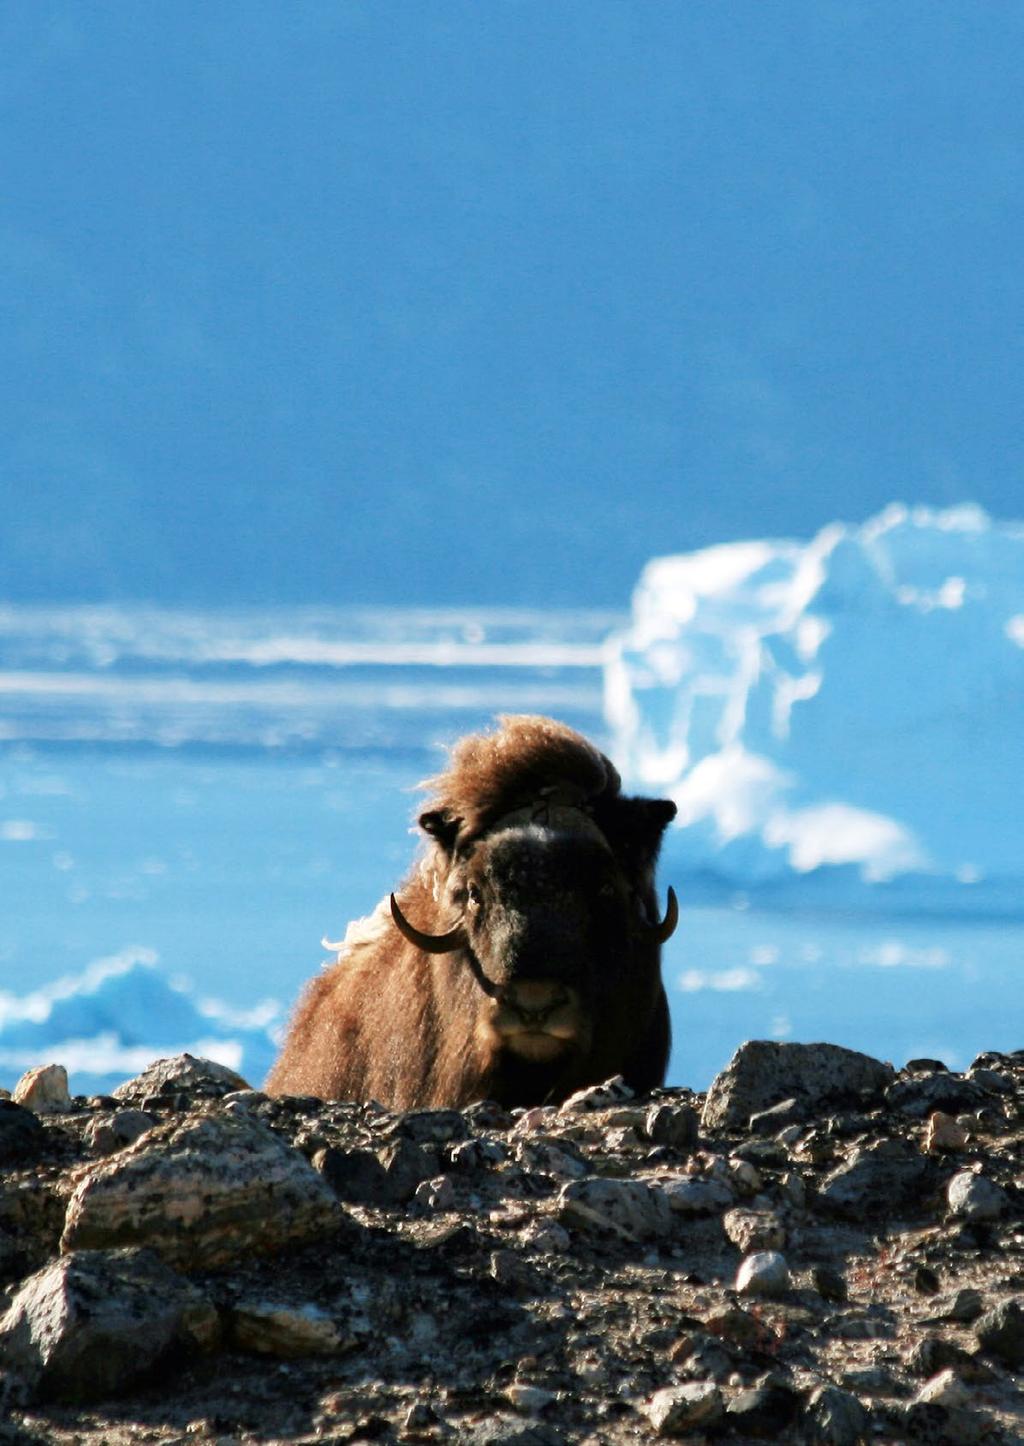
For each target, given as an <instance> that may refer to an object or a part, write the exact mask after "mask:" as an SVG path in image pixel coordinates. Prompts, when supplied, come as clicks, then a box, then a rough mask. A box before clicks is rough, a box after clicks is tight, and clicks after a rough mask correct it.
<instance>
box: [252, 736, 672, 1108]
mask: <svg viewBox="0 0 1024 1446" xmlns="http://www.w3.org/2000/svg"><path fill="white" fill-rule="evenodd" d="M424 787H427V788H430V789H432V791H433V797H432V798H431V800H430V802H429V804H428V806H427V808H426V809H425V810H424V811H423V812H422V813H421V814H420V816H419V825H420V828H421V829H422V830H423V832H424V834H425V836H426V840H425V842H426V848H425V850H424V852H423V854H422V856H421V858H420V860H419V862H418V863H417V865H416V867H414V869H413V871H412V873H411V874H410V875H409V877H408V878H407V879H406V880H405V882H404V883H403V884H402V885H401V886H400V887H399V889H398V891H397V893H395V894H392V895H391V896H390V898H385V899H383V900H382V901H381V903H380V904H379V905H378V906H377V908H376V910H375V911H374V913H373V914H371V915H370V917H369V918H367V919H363V920H360V921H359V922H357V923H355V924H352V925H350V926H349V929H348V932H347V934H346V936H345V939H344V941H343V943H342V944H340V945H331V944H327V941H326V940H325V941H324V943H325V946H326V947H328V948H337V949H339V950H340V953H339V956H338V960H337V962H336V963H334V964H332V965H330V966H329V967H328V968H327V969H326V970H325V972H324V973H322V974H320V975H319V976H318V977H317V978H315V979H314V980H313V981H312V982H311V983H310V984H309V985H308V986H307V987H306V989H305V992H304V993H303V995H302V998H301V999H300V1001H299V1004H298V1007H297V1009H296V1011H295V1014H294V1017H293V1019H292V1021H291V1024H290V1027H289V1030H288V1034H287V1038H286V1039H285V1043H284V1048H283V1050H282V1052H281V1056H280V1058H279V1060H278V1061H277V1064H276V1065H275V1066H274V1069H273V1070H272V1071H271V1074H270V1077H269V1079H268V1081H267V1089H268V1090H269V1091H271V1092H272V1093H274V1094H306V1095H319V1096H320V1097H322V1098H324V1099H355V1100H369V1099H376V1100H379V1101H380V1102H381V1103H382V1104H385V1105H387V1106H389V1107H390V1108H392V1109H411V1108H413V1107H422V1106H461V1105H465V1104H468V1103H470V1102H472V1101H474V1100H480V1099H494V1100H497V1101H499V1102H500V1103H501V1104H503V1105H506V1106H512V1105H532V1104H540V1103H544V1102H556V1101H559V1100H562V1099H564V1098H565V1097H566V1096H567V1095H569V1094H570V1093H572V1091H574V1090H576V1089H579V1088H580V1087H581V1086H583V1085H587V1084H593V1083H595V1082H597V1081H600V1080H603V1079H607V1078H608V1077H609V1076H610V1075H614V1074H622V1075H624V1076H625V1078H626V1080H627V1082H628V1083H629V1084H631V1085H632V1086H633V1087H634V1088H635V1089H637V1090H641V1091H642V1090H648V1089H652V1088H654V1087H655V1086H656V1085H658V1084H660V1083H661V1082H662V1080H663V1079H664V1074H665V1067H666V1064H667V1062H668V1053H669V1042H670V1037H669V1015H668V1005H667V1002H666V999H665V991H664V988H663V987H662V982H661V964H660V956H661V945H662V943H663V942H664V941H665V940H666V939H667V938H668V936H669V935H670V934H671V932H672V930H673V928H674V927H675V924H676V919H677V917H678V908H677V905H676V899H675V895H674V893H673V892H672V890H671V889H669V891H668V906H667V909H666V913H665V916H664V918H661V917H660V915H659V910H658V905H657V901H656V898H655V891H654V866H655V862H656V859H657V856H658V850H659V847H660V845H661V836H662V833H663V831H664V829H665V827H666V825H667V824H668V822H669V821H670V819H671V818H672V817H673V816H674V814H675V811H676V810H675V805H674V804H673V803H670V802H668V801H667V800H664V799H649V798H629V797H625V796H624V795H623V794H622V793H621V791H620V780H619V775H618V774H617V772H616V771H615V768H614V767H613V766H612V764H611V763H610V762H609V760H608V759H607V758H606V757H605V756H604V755H603V754H602V753H600V752H598V750H597V749H596V748H595V747H594V746H593V745H592V744H591V743H589V742H588V741H587V740H586V739H585V738H583V737H582V736H581V735H580V734H579V733H576V732H574V731H573V730H572V729H571V728H567V727H566V726H565V725H563V724H561V723H556V722H554V721H553V720H552V719H550V718H540V717H531V716H513V717H505V718H502V719H501V720H500V728H499V729H498V730H497V731H495V732H493V733H485V734H478V735H472V736H470V737H467V738H464V739H463V740H462V741H461V742H460V743H458V744H457V745H456V747H455V748H454V750H453V752H452V756H451V760H450V766H449V768H448V769H447V770H446V771H445V772H444V773H442V774H440V775H439V776H438V777H437V778H434V779H431V780H428V782H427V783H426V784H425V785H424Z"/></svg>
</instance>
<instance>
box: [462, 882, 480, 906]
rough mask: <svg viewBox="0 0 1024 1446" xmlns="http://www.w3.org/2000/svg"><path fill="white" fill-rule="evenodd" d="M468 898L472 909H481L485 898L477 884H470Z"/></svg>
mask: <svg viewBox="0 0 1024 1446" xmlns="http://www.w3.org/2000/svg"><path fill="white" fill-rule="evenodd" d="M466 897H467V898H468V900H469V907H470V908H471V909H479V907H480V905H481V904H482V903H483V901H484V896H483V894H481V892H480V890H479V889H478V888H477V886H476V884H470V886H469V888H468V889H467V890H466Z"/></svg>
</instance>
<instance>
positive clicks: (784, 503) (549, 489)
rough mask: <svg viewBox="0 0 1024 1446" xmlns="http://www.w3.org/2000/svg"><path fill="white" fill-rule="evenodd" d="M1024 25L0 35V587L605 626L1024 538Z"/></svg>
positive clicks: (111, 11) (284, 14)
mask: <svg viewBox="0 0 1024 1446" xmlns="http://www.w3.org/2000/svg"><path fill="white" fill-rule="evenodd" d="M1022 54H1024V11H1022V10H1021V9H1020V8H1019V7H1016V6H1010V5H981V4H978V3H977V0H964V3H948V0H927V3H914V0H901V3H900V4H898V5H893V4H892V3H891V0H884V3H858V0H813V3H803V0H782V3H779V4H772V5H766V4H764V3H763V0H725V3H718V0H686V3H668V4H659V3H654V0H644V3H634V0H585V3H584V0H572V3H569V0H519V3H513V0H488V3H479V0H472V3H468V0H466V3H463V0H444V3H441V0H387V3H384V4H382V3H379V0H371V3H365V4H364V3H353V0H330V3H319V0H303V3H300V4H295V3H291V0H289V3H283V0H282V3H269V0H263V3H244V4H243V3H232V0H218V3H217V4H210V3H208V0H202V3H192V0H174V3H173V4H171V3H167V4H150V5H144V6H128V5H125V4H123V3H121V0H117V3H104V0H93V3H91V4H90V5H88V6H81V5H80V4H77V3H54V0H7V3H5V5H4V6H3V8H2V9H0V55H2V56H3V60H2V62H0V124H2V128H3V135H4V146H3V148H2V154H0V275H2V278H3V279H2V290H0V296H2V305H0V404H2V415H3V418H4V425H3V427H2V428H0V507H2V515H3V525H2V527H0V597H3V596H6V597H7V598H10V599H14V600H19V599H22V600H27V599H54V598H63V597H67V598H82V599H93V598H103V599H105V598H117V599H131V598H140V599H141V598H147V599H155V600H159V601H164V602H177V603H186V602H188V603H211V604H213V603H227V602H256V603H268V602H340V603H348V602H355V603H358V602H374V603H381V602H395V603H409V602H433V601H436V602H442V603H460V602H467V603H468V602H490V603H501V602H510V603H511V602H529V603H537V604H551V605H555V604H559V605H566V604H569V605H571V604H579V605H590V604H594V605H612V606H621V605H625V603H626V601H627V599H628V595H629V591H630V589H631V587H632V585H633V583H634V582H635V579H636V576H637V574H638V572H639V569H640V567H641V566H642V564H643V562H644V561H645V559H646V558H648V557H649V556H651V555H654V554H657V553H663V552H668V551H679V550H683V549H687V548H691V547H697V546H702V545H705V544H707V543H711V542H717V541H722V540H726V539H729V538H736V537H743V536H750V535H763V534H774V535H780V534H804V535H806V534H808V533H809V532H811V531H812V530H813V529H814V528H816V527H817V526H819V525H820V524H821V523H823V522H825V521H827V520H830V519H831V518H833V517H844V518H848V519H851V520H858V519H860V518H862V517H864V516H866V515H867V514H869V513H870V512H872V511H873V510H875V509H877V508H878V507H880V506H881V505H883V504H884V503H885V502H887V501H889V500H891V499H893V498H902V499H904V500H908V501H918V500H920V501H926V502H931V503H938V504H945V503H952V502H956V501H960V500H963V499H966V498H971V499H976V500H978V501H980V502H981V503H982V504H983V505H985V506H987V507H988V508H990V509H991V510H992V511H993V512H994V513H996V514H997V515H1003V516H1021V515H1024V482H1022V446H1024V437H1022V424H1021V406H1020V388H1021V383H1020V378H1021V375H1022V371H1024V368H1022V357H1021V351H1022V338H1024V318H1022V305H1021V303H1022V290H1024V286H1022V267H1021V259H1020V258H1021V255H1022V254H1024V248H1022V242H1024V236H1022V224H1021V222H1022V194H1024V167H1022V150H1024V130H1022V120H1024V116H1022V110H1024V99H1022V88H1021V83H1020V57H1021V55H1022Z"/></svg>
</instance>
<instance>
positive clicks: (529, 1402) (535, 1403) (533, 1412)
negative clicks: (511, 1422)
mask: <svg viewBox="0 0 1024 1446" xmlns="http://www.w3.org/2000/svg"><path fill="white" fill-rule="evenodd" d="M505 1395H506V1397H507V1399H508V1402H509V1404H510V1405H511V1406H513V1407H515V1409H516V1410H517V1411H523V1412H525V1413H526V1415H528V1416H537V1415H539V1414H540V1413H541V1411H543V1410H544V1408H545V1407H546V1406H550V1405H551V1403H552V1401H554V1400H555V1399H556V1396H555V1393H554V1391H545V1390H544V1388H543V1387H542V1386H530V1385H523V1384H522V1383H520V1382H516V1384H515V1385H512V1386H509V1388H508V1390H507V1391H506V1392H505Z"/></svg>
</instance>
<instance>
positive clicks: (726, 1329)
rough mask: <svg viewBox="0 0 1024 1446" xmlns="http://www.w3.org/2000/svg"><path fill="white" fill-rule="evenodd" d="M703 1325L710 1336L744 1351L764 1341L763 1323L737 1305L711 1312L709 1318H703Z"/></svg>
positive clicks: (764, 1329)
mask: <svg viewBox="0 0 1024 1446" xmlns="http://www.w3.org/2000/svg"><path fill="white" fill-rule="evenodd" d="M704 1324H705V1325H706V1326H707V1328H708V1330H709V1331H711V1333H712V1335H716V1336H718V1337H719V1338H720V1339H722V1340H726V1341H730V1342H731V1343H732V1344H733V1345H735V1346H740V1347H741V1348H744V1349H745V1348H747V1347H750V1346H759V1345H761V1344H763V1342H764V1340H765V1334H766V1328H765V1326H764V1324H763V1322H761V1321H760V1320H758V1319H757V1317H756V1316H754V1315H752V1314H751V1312H750V1311H749V1310H743V1309H741V1307H740V1306H738V1305H729V1306H725V1307H724V1309H721V1310H717V1311H712V1313H711V1314H710V1315H709V1316H706V1317H705V1319H704Z"/></svg>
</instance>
